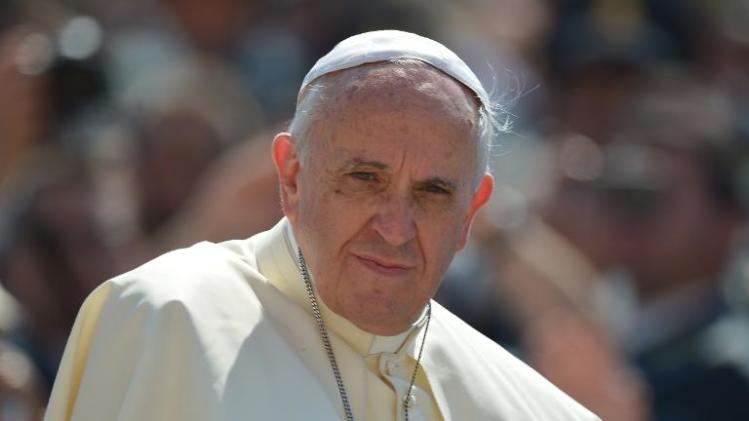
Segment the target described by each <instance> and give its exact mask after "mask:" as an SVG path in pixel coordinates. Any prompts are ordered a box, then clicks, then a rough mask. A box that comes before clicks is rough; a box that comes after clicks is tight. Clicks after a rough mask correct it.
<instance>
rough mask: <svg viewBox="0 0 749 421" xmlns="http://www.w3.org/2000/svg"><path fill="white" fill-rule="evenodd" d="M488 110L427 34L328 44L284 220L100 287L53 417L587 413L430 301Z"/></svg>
mask: <svg viewBox="0 0 749 421" xmlns="http://www.w3.org/2000/svg"><path fill="white" fill-rule="evenodd" d="M491 109H492V106H491V104H490V102H489V98H488V96H487V94H486V92H485V90H484V89H483V87H482V86H481V84H480V82H478V80H477V79H476V77H475V76H474V74H473V73H472V72H471V71H470V70H469V69H468V67H467V66H466V65H465V64H464V63H463V62H462V61H461V60H460V59H459V58H458V57H457V56H456V55H455V54H454V53H452V52H451V51H449V50H448V49H447V48H445V47H444V46H442V45H441V44H438V43H436V42H434V41H432V40H429V39H426V38H422V37H420V36H417V35H413V34H408V33H404V32H399V31H378V32H370V33H365V34H361V35H357V36H354V37H351V38H349V39H347V40H345V41H343V42H341V43H340V44H338V45H337V46H336V47H335V48H334V49H333V50H332V51H331V52H330V53H329V54H328V55H326V56H324V57H323V58H321V59H320V60H319V61H318V62H317V64H315V66H314V67H313V68H312V70H310V72H309V73H308V75H307V77H306V78H305V80H304V82H303V84H302V88H301V90H300V93H299V101H298V105H297V110H296V114H295V117H294V120H293V122H292V124H291V129H290V133H280V134H278V135H277V136H276V138H275V141H274V143H273V151H272V155H273V160H274V162H275V165H276V168H277V172H278V176H279V181H280V185H281V199H282V203H283V210H284V213H285V215H286V217H285V218H284V219H282V220H281V221H280V222H279V223H278V224H277V225H276V226H275V227H274V228H272V229H271V230H270V231H268V232H265V233H262V234H259V235H256V236H254V237H252V238H250V239H249V240H241V241H230V242H227V243H223V244H210V243H200V244H198V245H196V246H193V247H191V248H188V249H185V250H179V251H175V252H172V253H168V254H166V255H164V256H162V257H159V258H157V259H156V260H154V261H152V262H150V263H148V264H146V265H144V266H142V267H140V268H138V269H135V270H134V271H132V272H130V273H127V274H125V275H122V276H120V277H117V278H115V279H113V280H111V281H109V282H106V283H105V284H103V285H102V286H101V287H99V288H98V289H97V290H96V291H95V292H94V293H93V294H92V295H91V296H90V297H89V298H88V300H87V302H86V303H85V304H84V306H83V309H82V310H81V313H80V315H79V318H78V320H77V322H76V325H75V327H74V329H73V332H72V334H71V338H70V340H69V343H68V347H67V350H66V353H65V358H64V361H63V363H62V366H61V368H60V372H59V376H58V379H57V383H56V385H55V389H54V392H53V396H52V400H51V403H50V406H49V408H48V412H47V419H48V420H49V421H56V420H69V419H73V420H114V419H118V420H240V419H250V420H330V419H347V420H351V419H357V420H364V419H367V420H394V419H397V420H404V419H405V420H409V419H410V420H417V419H420V420H490V419H491V420H593V419H596V417H595V416H594V415H593V414H591V413H590V412H588V411H587V410H585V409H584V408H582V407H581V406H579V405H578V404H577V403H575V402H574V401H573V400H572V399H570V398H569V397H567V396H566V395H565V394H563V393H562V392H560V391H559V390H557V389H556V388H555V387H554V386H552V385H551V384H550V383H548V382H547V381H546V380H544V379H543V378H542V377H541V376H539V375H538V374H536V373H535V372H534V371H533V370H531V369H530V368H528V367H527V366H525V365H524V364H523V363H521V362H520V361H518V360H516V359H515V358H513V357H512V356H511V355H510V354H508V353H507V352H506V351H504V350H503V349H502V348H501V347H499V346H498V345H496V344H494V343H493V342H491V341H489V340H488V339H487V338H485V337H483V336H481V335H480V334H479V333H477V332H476V331H474V330H473V329H471V328H470V327H468V326H467V325H466V324H465V323H463V322H462V321H460V320H459V319H457V318H456V317H455V316H453V315H452V314H450V313H449V312H448V311H447V310H445V309H444V308H442V307H441V306H440V305H439V304H437V303H435V302H433V301H431V297H432V295H433V294H434V293H435V291H436V289H437V287H438V286H439V283H440V280H441V278H442V276H443V274H444V272H445V270H446V269H447V266H448V265H449V263H450V261H451V259H452V258H453V256H454V254H455V253H456V252H457V251H458V250H459V249H461V248H462V247H463V246H464V245H465V243H466V240H467V237H468V232H469V228H470V225H471V221H472V219H473V217H474V215H475V214H476V212H477V211H478V210H479V208H481V206H482V205H483V204H484V203H486V201H487V200H488V199H489V196H490V194H491V191H492V186H493V181H492V177H491V176H490V175H489V174H488V173H487V172H486V161H487V149H488V141H489V138H490V137H491V130H492V129H491V127H492V124H491V117H490V114H491Z"/></svg>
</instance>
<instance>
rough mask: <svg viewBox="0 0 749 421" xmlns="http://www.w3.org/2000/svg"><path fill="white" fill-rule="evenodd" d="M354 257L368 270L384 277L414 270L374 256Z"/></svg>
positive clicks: (405, 265)
mask: <svg viewBox="0 0 749 421" xmlns="http://www.w3.org/2000/svg"><path fill="white" fill-rule="evenodd" d="M354 257H356V259H357V260H358V261H359V262H360V263H362V264H363V265H364V266H365V267H367V268H368V269H370V270H372V271H374V272H377V273H379V274H382V275H386V276H399V275H403V274H405V273H407V272H408V271H410V270H411V269H413V268H414V266H412V265H408V264H404V263H400V262H393V261H388V260H385V259H382V258H379V257H374V256H363V255H358V254H355V255H354Z"/></svg>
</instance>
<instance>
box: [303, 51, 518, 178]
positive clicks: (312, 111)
mask: <svg viewBox="0 0 749 421" xmlns="http://www.w3.org/2000/svg"><path fill="white" fill-rule="evenodd" d="M385 63H388V64H393V65H396V66H402V67H415V68H424V69H432V70H437V71H439V72H440V73H443V74H444V72H442V71H441V70H439V69H438V68H436V67H434V66H432V65H430V64H428V63H426V62H424V61H421V60H418V59H412V58H400V59H394V60H388V61H386V62H385ZM347 70H348V69H347ZM345 71H346V70H342V71H341V72H345ZM336 74H337V73H329V74H325V75H323V76H321V77H319V78H317V80H315V81H313V82H312V83H310V84H308V85H307V86H306V87H305V88H304V89H303V90H302V91H301V92H300V93H299V98H298V100H297V106H296V111H295V112H294V118H293V119H292V121H291V124H290V125H289V132H290V133H291V136H292V138H293V139H294V141H295V143H296V146H297V149H298V150H299V152H300V154H301V155H302V156H303V155H304V154H305V153H306V144H307V143H308V142H307V137H308V135H309V131H310V129H311V128H312V125H313V123H314V122H315V120H316V119H317V118H318V117H319V116H318V111H319V110H320V109H321V108H322V107H321V105H322V104H324V102H325V101H328V100H329V99H330V98H329V97H328V96H327V92H328V91H329V90H330V83H331V81H332V77H334V76H335V75H336ZM445 75H446V74H445ZM447 76H448V77H450V78H451V79H453V80H455V79H454V78H452V77H451V76H449V75H447ZM456 82H457V83H460V82H459V81H457V80H456ZM460 85H461V86H464V85H463V84H462V83H460ZM464 88H465V89H466V90H469V91H470V89H469V88H468V87H465V86H464ZM470 92H472V93H473V91H470ZM473 96H474V99H475V104H476V108H477V114H478V124H477V126H476V127H477V130H476V131H477V135H478V140H479V142H480V148H479V155H478V174H477V176H476V178H475V182H474V185H477V184H478V181H479V180H480V179H481V176H483V174H485V173H488V172H489V171H490V168H489V156H490V152H491V148H492V146H493V140H494V137H495V136H496V135H498V134H500V133H505V132H507V131H509V126H510V124H509V117H507V113H506V110H505V108H504V107H503V106H502V105H501V104H499V103H494V101H490V103H489V104H485V103H484V102H483V101H481V99H480V98H479V96H478V95H476V94H475V93H473ZM500 117H502V120H503V121H500Z"/></svg>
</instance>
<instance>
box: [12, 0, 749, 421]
mask: <svg viewBox="0 0 749 421" xmlns="http://www.w3.org/2000/svg"><path fill="white" fill-rule="evenodd" d="M384 28H397V29H404V30H409V31H414V32H418V33H421V34H424V35H428V36H431V37H433V38H435V39H437V40H439V41H441V42H443V43H444V44H446V45H448V46H449V47H451V48H453V49H454V50H455V51H456V52H458V54H459V55H461V56H462V57H463V58H464V59H465V60H466V61H467V62H468V63H469V65H471V67H472V68H473V69H474V70H475V71H476V72H477V74H478V75H479V76H480V78H481V79H482V80H483V82H484V84H485V85H486V86H488V87H491V89H492V91H493V93H494V95H495V97H496V99H497V100H498V101H500V102H501V103H503V104H505V105H506V107H507V108H508V110H509V114H508V117H509V119H510V121H511V123H512V130H511V132H510V133H509V134H506V135H502V136H498V138H497V139H496V140H495V144H496V145H495V147H494V150H493V153H492V156H493V171H494V174H495V176H496V180H497V190H496V192H495V196H494V198H493V200H492V203H491V204H490V208H489V209H488V210H486V211H483V212H482V213H481V215H480V217H479V220H478V221H477V222H476V224H475V226H474V234H473V237H472V243H471V244H470V245H469V247H468V248H467V250H465V251H464V252H463V253H461V254H460V255H459V256H458V257H457V258H456V260H455V261H454V264H453V266H452V267H451V270H450V271H449V273H448V276H447V278H446V280H445V282H444V284H443V287H442V289H441V290H440V292H439V295H438V301H440V302H441V303H443V304H444V305H445V306H447V307H448V308H450V309H452V310H453V311H454V312H455V313H457V314H458V315H460V316H461V317H463V318H464V319H465V320H466V321H468V322H469V323H471V324H472V325H473V326H475V327H476V328H477V329H479V330H481V331H482V332H484V333H485V334H486V335H487V336H489V337H491V338H493V339H495V340H496V341H498V342H499V343H500V344H502V345H503V346H505V347H506V348H508V349H509V350H510V351H512V352H513V353H515V354H516V355H518V356H519V357H521V358H523V359H524V360H526V361H527V362H528V363H530V364H531V365H533V366H534V367H535V368H536V369H538V370H539V371H540V372H541V373H543V374H544V375H545V376H547V377H548V378H549V379H550V380H551V381H552V382H554V383H555V384H557V385H558V386H559V387H561V388H562V389H563V390H565V391H566V392H567V393H569V394H570V395H572V396H573V397H575V398H576V399H578V400H579V401H580V402H582V403H583V404H585V405H586V406H588V407H589V408H591V409H592V410H594V411H595V412H597V413H598V414H599V415H600V416H601V417H603V418H604V419H606V420H747V419H749V404H748V403H747V398H749V315H748V314H747V312H749V257H748V256H749V253H748V251H749V249H747V240H748V238H747V236H746V233H745V231H746V230H745V225H746V218H747V209H748V208H747V206H749V201H748V200H749V159H747V157H749V154H747V150H749V1H747V0H726V1H707V0H703V1H696V0H691V1H690V0H588V1H584V0H556V1H553V0H461V1H457V0H430V1H427V0H398V1H396V0H377V1H375V0H371V1H334V0H276V1H268V0H256V1H252V0H212V1H204V0H111V1H106V2H102V1H94V0H67V1H64V0H57V1H54V0H46V1H39V0H37V1H34V0H23V1H22V0H15V1H14V0H2V1H1V2H0V420H3V421H5V420H21V421H23V420H37V419H39V418H40V415H41V413H42V411H43V408H44V405H45V403H46V400H47V398H48V395H49V392H50V387H51V385H52V382H53V381H54V376H55V372H56V369H57V365H58V362H59V360H60V357H61V353H62V351H63V347H64V345H65V341H66V338H67V335H68V334H69V331H70V328H71V325H72V323H73V321H74V318H75V315H76V312H77V309H78V307H79V306H80V304H81V303H82V300H83V299H84V298H85V297H86V295H87V294H88V293H89V292H90V291H91V290H92V289H93V288H95V287H96V286H97V285H98V284H99V283H101V282H102V281H104V280H106V279H108V278H110V277H112V276H114V275H116V274H118V273H121V272H123V271H126V270H128V269H131V268H133V267H134V266H136V265H138V264H140V263H143V262H144V261H146V260H148V259H150V258H152V257H154V256H156V255H158V254H160V253H162V252H164V251H167V250H170V249H174V248H177V247H182V246H187V245H190V244H192V243H195V242H198V241H201V240H212V241H221V240H225V239H230V238H243V237H248V236H250V235H252V234H254V233H256V232H258V231H261V230H264V229H266V228H268V227H270V226H272V225H273V224H274V223H275V222H276V221H277V219H278V218H279V217H280V216H281V213H280V209H279V204H278V199H277V193H276V192H277V187H276V184H275V182H276V181H275V176H274V173H273V169H272V164H271V162H270V154H269V145H270V141H271V140H272V137H273V135H274V134H275V132H277V131H280V130H282V129H284V128H285V125H286V124H287V122H288V120H289V118H290V117H291V115H292V112H293V107H294V100H295V96H296V92H297V89H298V87H299V84H300V82H301V79H302V77H303V75H304V74H305V72H306V70H307V69H308V68H309V67H310V66H311V65H312V64H313V62H314V60H316V59H317V58H318V57H319V56H321V55H322V54H324V53H325V52H327V51H328V50H329V49H330V48H331V47H332V46H333V45H334V44H335V43H336V42H337V41H339V40H341V39H343V38H344V37H346V36H348V35H352V34H354V33H357V32H361V31H365V30H371V29H384ZM497 399H502V396H497Z"/></svg>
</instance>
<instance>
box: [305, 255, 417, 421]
mask: <svg viewBox="0 0 749 421" xmlns="http://www.w3.org/2000/svg"><path fill="white" fill-rule="evenodd" d="M298 252H299V269H300V270H301V272H302V278H304V286H305V288H306V289H307V297H308V298H309V302H310V306H311V307H312V314H313V315H314V316H315V321H316V322H317V328H318V330H319V331H320V339H322V345H323V348H325V353H326V354H327V355H328V361H329V362H330V368H331V369H332V370H333V377H335V382H336V385H338V394H339V395H340V396H341V403H342V404H343V412H344V414H345V415H346V421H354V414H353V412H351V404H349V400H348V395H347V394H346V388H345V387H344V386H343V377H341V370H340V369H339V368H338V362H337V361H336V358H335V353H334V352H333V345H332V344H331V343H330V338H329V337H328V329H327V327H325V321H324V320H323V318H322V313H321V312H320V306H319V305H318V303H317V297H315V291H314V289H313V288H312V280H311V279H310V276H309V270H308V269H307V263H306V262H305V260H304V255H302V249H301V248H299V249H298ZM431 319H432V303H431V302H430V303H428V304H427V320H426V325H425V326H424V338H423V339H422V340H421V347H420V348H419V355H418V356H417V357H416V365H415V366H414V371H413V373H412V374H411V383H410V384H409V385H408V392H407V393H406V396H405V397H404V398H403V402H402V404H403V414H404V417H405V421H408V407H409V402H408V400H409V397H410V396H411V392H412V391H413V388H414V383H415V382H416V374H417V372H418V371H419V362H420V361H421V354H422V353H423V352H424V343H425V342H426V339H427V331H428V330H429V321H430V320H431Z"/></svg>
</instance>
